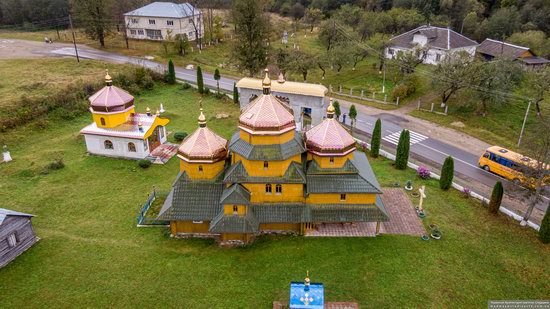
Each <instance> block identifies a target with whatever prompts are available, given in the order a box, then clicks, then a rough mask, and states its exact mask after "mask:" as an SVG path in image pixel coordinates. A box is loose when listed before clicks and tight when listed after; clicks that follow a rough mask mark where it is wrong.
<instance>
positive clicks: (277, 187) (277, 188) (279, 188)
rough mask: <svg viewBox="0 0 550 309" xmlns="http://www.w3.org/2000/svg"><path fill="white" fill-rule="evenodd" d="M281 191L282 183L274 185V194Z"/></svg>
mask: <svg viewBox="0 0 550 309" xmlns="http://www.w3.org/2000/svg"><path fill="white" fill-rule="evenodd" d="M281 193H283V186H282V185H276V186H275V194H281Z"/></svg>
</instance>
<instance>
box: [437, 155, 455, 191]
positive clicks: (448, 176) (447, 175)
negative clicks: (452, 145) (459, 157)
mask: <svg viewBox="0 0 550 309" xmlns="http://www.w3.org/2000/svg"><path fill="white" fill-rule="evenodd" d="M454 173H455V163H454V160H453V157H451V156H448V157H447V159H445V162H444V163H443V167H442V168H441V178H440V179H439V187H440V188H441V189H442V190H449V188H450V187H451V186H452V184H453V177H454Z"/></svg>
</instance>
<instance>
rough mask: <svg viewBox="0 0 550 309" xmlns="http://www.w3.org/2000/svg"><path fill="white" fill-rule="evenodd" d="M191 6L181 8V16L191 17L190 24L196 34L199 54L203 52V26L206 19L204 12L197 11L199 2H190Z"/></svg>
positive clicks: (192, 0)
mask: <svg viewBox="0 0 550 309" xmlns="http://www.w3.org/2000/svg"><path fill="white" fill-rule="evenodd" d="M188 2H189V4H191V5H189V6H181V14H182V15H183V16H191V18H190V19H189V22H190V24H191V26H193V30H194V31H193V32H195V42H196V43H197V46H198V47H199V52H201V51H202V37H203V34H204V33H203V32H204V29H203V24H204V18H203V14H202V12H201V11H200V10H199V9H197V6H198V0H188Z"/></svg>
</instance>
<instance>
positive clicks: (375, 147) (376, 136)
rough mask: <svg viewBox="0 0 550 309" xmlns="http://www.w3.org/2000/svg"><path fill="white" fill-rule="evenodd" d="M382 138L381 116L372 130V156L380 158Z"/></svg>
mask: <svg viewBox="0 0 550 309" xmlns="http://www.w3.org/2000/svg"><path fill="white" fill-rule="evenodd" d="M381 139H382V121H381V120H380V118H378V119H377V120H376V124H375V125H374V130H372V137H371V140H370V156H371V157H373V158H378V155H379V154H380V140H381Z"/></svg>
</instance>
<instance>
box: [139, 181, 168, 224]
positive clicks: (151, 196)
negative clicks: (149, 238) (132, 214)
mask: <svg viewBox="0 0 550 309" xmlns="http://www.w3.org/2000/svg"><path fill="white" fill-rule="evenodd" d="M166 196H168V194H167V193H163V192H157V190H155V189H154V188H153V192H151V194H149V197H148V198H147V201H146V202H145V204H143V207H141V210H140V211H139V215H138V216H137V225H138V226H165V225H168V224H170V222H169V221H165V220H158V219H156V218H147V217H146V215H147V211H148V210H149V208H150V207H151V205H153V203H154V202H155V200H156V199H157V197H166Z"/></svg>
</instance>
